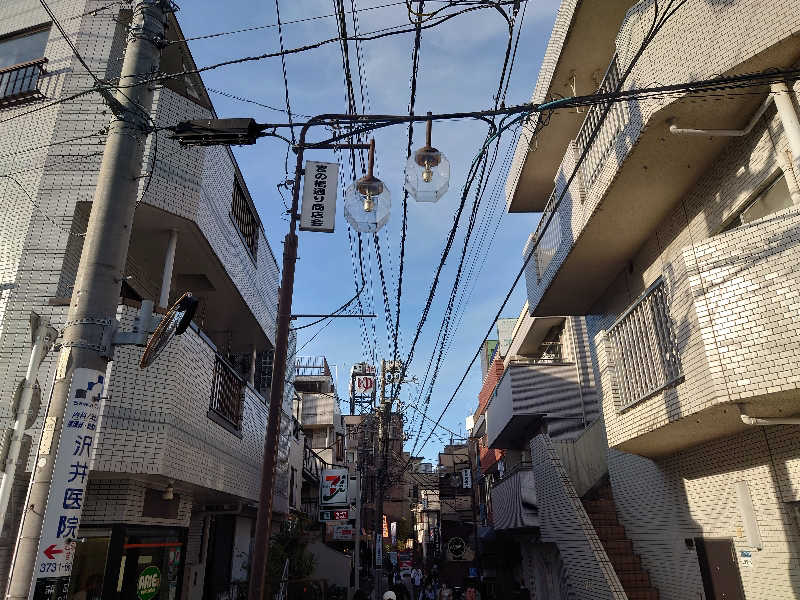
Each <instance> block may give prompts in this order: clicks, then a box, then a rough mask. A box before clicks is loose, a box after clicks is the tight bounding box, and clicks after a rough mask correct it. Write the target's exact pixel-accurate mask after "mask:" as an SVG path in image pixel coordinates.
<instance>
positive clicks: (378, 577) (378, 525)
mask: <svg viewBox="0 0 800 600" xmlns="http://www.w3.org/2000/svg"><path fill="white" fill-rule="evenodd" d="M385 406H386V361H385V360H384V359H381V390H380V404H379V405H378V411H377V413H378V414H377V417H378V440H377V441H378V448H377V453H376V456H375V467H376V468H375V488H376V489H375V545H376V548H375V552H374V555H375V556H378V548H377V545H378V544H381V546H382V545H383V492H384V489H383V486H384V472H385V469H386V462H385V459H386V453H385V452H384V445H385V444H384V440H385V439H386V438H388V437H389V436H388V435H387V432H386V425H385V413H386V411H385V408H384V407H385ZM389 410H390V411H391V404H390V405H389ZM386 447H387V448H388V445H387V446H386ZM381 556H383V552H381ZM384 560H386V559H385V558H384ZM381 562H383V561H381ZM379 567H380V568H379ZM373 569H374V571H373V573H374V576H373V578H372V579H373V581H374V588H375V590H376V591H377V593H376V594H375V597H376V598H381V597H383V564H381V565H377V564H374V565H373Z"/></svg>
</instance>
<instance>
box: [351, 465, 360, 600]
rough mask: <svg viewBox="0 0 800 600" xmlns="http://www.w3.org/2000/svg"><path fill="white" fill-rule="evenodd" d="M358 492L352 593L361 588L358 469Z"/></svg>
mask: <svg viewBox="0 0 800 600" xmlns="http://www.w3.org/2000/svg"><path fill="white" fill-rule="evenodd" d="M357 482H358V494H357V495H356V519H355V520H356V522H355V526H356V537H355V548H353V569H354V570H355V572H356V580H355V585H354V586H353V594H355V593H356V592H357V591H358V590H359V589H360V588H361V482H362V479H361V471H358V475H357Z"/></svg>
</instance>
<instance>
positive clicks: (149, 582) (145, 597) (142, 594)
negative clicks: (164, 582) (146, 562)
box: [136, 565, 161, 600]
mask: <svg viewBox="0 0 800 600" xmlns="http://www.w3.org/2000/svg"><path fill="white" fill-rule="evenodd" d="M159 589H161V571H160V570H159V568H158V567H156V566H154V565H150V566H149V567H147V568H145V569H144V570H143V571H142V572H141V573H139V578H138V579H137V580H136V596H137V597H138V598H139V600H150V599H151V598H154V597H155V596H156V595H157V594H158V590H159Z"/></svg>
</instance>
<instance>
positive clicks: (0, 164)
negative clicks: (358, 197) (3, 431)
mask: <svg viewBox="0 0 800 600" xmlns="http://www.w3.org/2000/svg"><path fill="white" fill-rule="evenodd" d="M51 4H52V9H53V12H54V14H55V15H56V17H57V19H58V20H59V21H60V23H61V24H62V25H63V26H64V28H65V30H66V32H67V33H68V35H69V36H70V37H71V39H72V40H73V41H74V42H75V44H76V46H77V48H78V50H79V52H80V53H81V55H82V56H83V57H84V58H85V59H86V62H87V64H88V65H89V67H90V68H91V69H92V70H93V71H94V73H95V74H97V76H99V77H100V78H101V79H104V80H112V81H113V80H114V78H115V77H117V76H118V75H119V71H120V67H121V64H122V53H123V50H124V46H125V41H126V37H127V34H128V26H129V25H130V23H131V17H132V15H131V7H130V6H129V5H127V4H125V3H115V4H107V3H103V2H98V1H94V0H65V1H61V2H53V3H51ZM167 38H168V42H171V43H169V44H168V45H166V47H165V49H164V51H163V56H162V61H161V69H162V70H163V71H164V72H166V73H176V72H180V71H183V70H192V69H194V68H195V65H194V62H193V60H192V56H191V54H190V52H189V50H188V48H187V46H186V45H185V44H183V43H181V42H180V40H182V39H183V34H182V33H181V30H180V26H179V24H178V22H177V20H176V18H175V15H174V14H171V15H169V21H168V30H167ZM92 86H93V80H92V78H91V77H90V76H89V75H88V74H87V73H86V71H85V70H84V69H83V67H82V66H81V65H80V64H79V62H78V60H77V59H76V57H75V56H74V55H73V53H72V52H71V50H70V48H69V47H68V45H67V43H66V42H65V41H64V39H63V37H62V36H61V34H60V33H59V32H58V30H57V28H56V26H55V25H54V24H53V23H52V22H51V21H50V19H49V18H48V16H47V14H46V13H45V11H44V10H43V9H42V7H41V5H40V3H38V2H36V1H35V0H16V1H13V2H3V3H0V121H2V123H3V124H2V126H0V222H1V223H2V226H0V227H1V228H2V235H0V282H2V288H3V291H2V292H0V294H1V295H0V396H1V397H2V398H3V399H4V400H7V399H10V398H11V397H12V395H13V393H14V389H15V387H16V386H17V384H18V382H19V381H20V380H21V379H22V378H23V377H24V374H25V367H26V365H27V361H28V355H29V339H30V338H29V335H30V334H29V331H28V318H29V314H30V313H31V311H35V312H37V313H39V314H41V315H46V316H47V317H49V318H50V320H51V322H52V324H53V325H54V326H55V327H57V328H61V327H62V326H63V324H64V321H65V318H66V314H67V307H68V304H69V302H70V297H71V294H72V286H73V283H74V279H75V274H76V270H77V265H78V261H79V258H80V254H81V250H82V247H83V239H84V238H83V233H84V231H85V229H86V225H87V221H88V216H89V213H90V211H91V208H92V198H93V194H94V189H95V184H96V181H97V174H98V169H99V165H100V160H101V156H102V152H103V148H104V143H105V133H104V130H105V128H106V127H107V125H108V122H109V115H110V112H109V110H108V108H107V106H106V105H105V104H104V102H103V100H102V99H101V97H100V95H98V94H97V93H87V94H83V95H79V96H76V97H75V98H74V99H73V100H70V101H65V102H62V103H53V101H55V100H58V99H63V98H67V97H69V96H72V95H74V94H76V93H77V92H79V91H82V90H88V89H90V88H91V87H92ZM151 115H152V118H153V120H154V122H155V124H156V125H157V126H159V127H163V126H167V125H172V124H175V123H177V122H179V121H181V120H184V119H197V118H213V117H214V116H215V112H214V107H213V104H212V102H211V99H210V97H209V95H208V93H207V90H206V89H205V87H204V85H203V82H202V80H201V79H200V77H199V76H197V75H187V76H185V77H183V78H177V79H171V80H168V81H167V82H165V83H164V85H163V86H159V87H158V89H156V91H155V95H154V100H153V103H152V107H151ZM157 137H158V139H157V140H156V137H155V136H154V135H151V136H150V138H149V141H148V144H147V147H146V151H145V157H146V158H145V161H144V164H143V165H142V169H141V173H136V174H135V176H136V177H138V179H139V182H140V183H139V198H138V205H137V208H136V215H135V222H134V225H133V231H132V238H131V243H130V247H129V253H128V261H127V265H126V268H125V272H124V273H121V274H120V282H121V284H120V301H119V312H118V319H119V321H120V322H121V324H122V326H123V327H124V328H128V329H129V328H130V326H131V324H132V321H133V318H134V316H135V314H136V311H137V308H138V306H139V304H140V302H141V301H142V300H143V299H151V300H155V301H156V303H157V304H160V305H161V306H159V308H158V310H159V311H160V312H162V313H163V310H164V309H165V308H166V307H167V306H168V305H169V304H170V303H172V302H174V301H175V300H176V299H177V298H179V297H180V296H181V295H182V294H183V293H184V292H185V291H191V292H192V293H193V294H194V295H195V296H196V297H198V298H199V299H200V307H199V310H198V312H197V314H196V316H195V320H194V322H193V323H192V326H191V328H190V329H189V330H187V331H186V332H185V333H184V334H183V335H181V336H180V337H178V338H176V339H174V340H173V341H172V342H171V343H170V344H169V346H168V347H167V348H166V350H165V351H164V352H163V354H162V355H161V356H160V357H159V358H158V359H157V360H156V361H155V363H154V364H153V365H151V366H150V367H148V368H147V369H144V370H143V369H140V368H139V360H140V357H141V349H140V348H134V347H120V348H118V349H117V350H116V353H115V355H114V360H113V362H112V363H110V365H109V370H108V373H107V376H106V388H105V392H104V395H105V398H104V400H103V407H102V411H101V416H100V420H99V422H98V425H97V431H98V442H97V444H96V445H95V448H94V452H93V455H92V457H91V464H90V468H91V472H90V475H89V478H88V491H87V493H86V495H85V497H84V498H83V499H82V502H83V506H82V508H83V517H82V521H81V524H80V529H79V531H78V532H77V533H76V532H73V533H72V535H73V536H74V537H76V538H78V539H79V540H80V542H79V543H78V545H77V549H76V559H75V564H74V569H73V576H72V584H71V595H76V597H87V594H88V595H92V594H95V595H97V596H102V597H103V598H122V597H126V598H127V597H132V596H133V595H135V592H136V589H135V588H136V578H137V576H138V574H139V572H140V571H141V569H143V568H145V567H147V566H148V565H152V566H154V567H156V568H158V569H159V570H160V571H161V573H162V574H163V575H162V587H161V595H162V596H163V597H170V598H218V597H223V596H224V597H228V596H227V595H229V594H232V593H235V592H236V591H237V590H239V589H242V586H246V580H247V573H248V562H249V554H250V545H251V532H252V529H253V526H254V517H255V511H256V506H257V504H256V503H257V498H258V493H259V486H260V468H261V464H262V456H263V447H264V435H265V429H266V423H267V419H268V417H269V415H268V409H267V398H268V396H269V388H270V386H271V381H270V377H271V370H272V369H271V366H272V364H271V361H272V347H273V344H274V341H275V340H274V332H275V311H276V304H277V288H278V279H279V271H278V266H277V263H276V261H275V258H274V256H273V253H272V250H271V249H270V245H269V243H268V241H267V239H266V237H265V233H264V227H263V224H262V222H261V220H260V218H259V216H258V212H257V210H256V208H255V205H254V202H253V199H252V197H251V195H250V192H249V190H248V187H247V185H246V182H245V180H244V178H243V176H242V173H241V171H240V170H239V167H238V166H237V163H236V160H235V158H234V156H233V154H232V153H231V151H230V150H229V149H228V148H225V147H213V148H206V149H202V148H181V147H180V146H179V145H178V144H177V143H176V142H174V141H172V140H170V139H169V138H168V137H167V136H166V135H164V134H163V133H161V134H158V136H157ZM173 251H174V252H173ZM165 273H166V274H167V275H166V277H165V276H164V275H165ZM170 274H171V276H170ZM162 281H163V283H162ZM290 352H293V349H291V350H290ZM56 356H57V353H55V352H53V353H51V355H50V356H49V357H48V359H47V360H46V361H45V362H44V364H43V365H42V368H41V370H40V372H39V385H40V387H41V394H42V397H43V398H45V399H46V398H47V397H48V395H49V393H50V386H51V382H52V381H53V378H54V375H55V372H56ZM289 376H290V377H291V371H290V373H289ZM292 397H293V391H292V390H291V385H288V386H287V402H286V403H285V406H284V409H283V410H284V414H283V415H282V429H281V432H282V434H283V435H282V442H281V444H280V445H279V447H280V453H281V455H280V457H279V460H278V464H279V465H280V468H279V472H278V481H277V485H276V496H275V500H274V506H273V508H274V510H275V512H276V519H277V521H278V522H279V521H280V520H281V519H282V518H284V515H285V513H286V512H287V511H288V501H289V498H288V496H289V494H288V491H289V490H288V487H289V486H288V478H289V473H287V472H286V465H287V464H288V460H287V453H288V448H289V446H288V437H289V435H290V431H291V428H290V424H291V415H292V406H291V398H292ZM45 405H46V402H44V403H43V407H44V406H45ZM43 412H44V410H42V413H43ZM9 416H10V413H9V409H8V402H3V403H2V405H1V406H0V424H2V426H3V427H6V426H8V424H9ZM42 428H43V417H42V414H41V413H40V416H39V419H38V420H37V422H36V424H35V426H34V430H33V431H34V434H33V436H32V438H33V439H32V444H31V446H30V447H32V448H34V449H35V448H37V446H38V443H39V439H40V437H41V432H42ZM25 456H26V457H27V456H28V454H27V452H26V454H25ZM34 461H35V452H31V453H30V456H29V458H28V460H27V468H25V465H24V464H23V465H21V466H20V468H19V469H18V470H17V473H18V475H19V477H18V480H17V482H16V484H17V485H16V488H15V491H14V497H13V501H12V506H11V508H10V511H11V513H12V514H11V517H12V518H7V519H6V528H5V530H4V531H3V532H0V581H3V582H5V581H6V580H7V574H8V566H9V559H10V552H11V548H12V547H13V543H14V538H15V535H16V532H17V526H18V523H19V517H20V512H21V510H22V504H23V503H24V497H25V490H26V487H27V481H28V479H29V476H30V469H31V466H32V464H33V462H34Z"/></svg>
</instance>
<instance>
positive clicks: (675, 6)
mask: <svg viewBox="0 0 800 600" xmlns="http://www.w3.org/2000/svg"><path fill="white" fill-rule="evenodd" d="M687 1H688V0H678V1H676V2H673V0H670V1H669V3H668V4H667V5H666V6H665V7H664V12H663V13H662V15H661V17H660V18H659V15H658V14H656V16H655V18H654V20H653V24H652V26H651V28H650V30H649V31H648V32H647V34H646V35H645V36H644V39H643V41H642V43H641V45H640V47H639V49H638V50H637V51H636V53H635V54H634V56H633V57H632V59H631V61H630V62H629V64H628V66H627V68H626V69H625V71H624V72H623V73H622V74H621V75H620V78H619V81H618V83H617V85H616V87H615V89H614V90H613V92H612V94H620V91H621V90H622V86H623V85H625V82H626V80H627V78H628V77H629V75H630V74H631V72H632V71H633V69H634V67H635V66H636V64H637V62H638V60H639V59H640V58H641V56H642V55H643V54H644V52H645V50H646V49H647V47H648V46H649V44H650V42H651V41H652V40H653V39H654V38H655V36H656V35H657V34H658V32H659V31H660V30H661V28H662V27H663V26H664V25H665V24H666V22H667V21H668V20H669V19H670V18H671V17H672V16H673V15H674V14H675V13H676V12H677V11H678V10H679V9H680V8H681V7H682V6H683V5H684V4H686V2H687ZM720 79H724V78H720ZM664 87H670V86H664ZM612 106H613V101H611V100H608V101H606V103H605V104H604V105H603V109H602V113H601V115H600V118H599V119H598V122H597V123H596V125H595V126H594V128H593V129H592V133H591V135H590V136H589V138H588V140H587V142H586V147H585V148H584V150H583V152H582V153H581V155H580V156H579V157H578V160H577V161H576V164H575V166H574V168H573V170H572V173H571V174H570V176H569V178H568V179H567V181H566V183H565V185H564V188H563V190H562V192H561V194H560V195H559V197H558V199H557V200H556V202H555V203H554V204H553V208H552V210H551V212H550V213H549V214H548V217H547V220H546V222H545V225H544V229H543V231H544V230H546V229H547V227H548V226H549V224H550V222H551V221H552V219H553V217H554V216H555V214H556V213H557V211H558V207H559V206H560V204H561V202H562V201H563V198H564V196H565V195H566V193H567V191H568V190H569V186H570V185H571V183H572V182H573V181H574V179H575V177H576V176H577V174H578V172H579V170H580V168H581V165H582V164H583V161H584V160H586V156H587V155H588V152H589V150H590V149H591V147H592V144H593V142H594V140H595V139H596V137H597V135H598V134H599V132H600V129H601V128H602V126H603V123H604V121H605V118H606V116H607V115H608V113H609V111H610V110H611V108H612ZM540 239H541V238H537V239H536V240H534V242H533V244H532V246H531V248H530V249H529V250H528V254H527V256H526V257H525V260H524V262H523V264H522V267H521V269H520V270H519V272H518V273H517V275H516V277H515V278H514V282H513V283H512V285H511V287H510V288H509V290H508V293H507V294H506V297H505V298H504V300H503V303H502V304H501V306H500V308H499V309H498V311H497V313H496V315H495V317H494V319H492V322H491V325H490V326H489V328H488V330H487V332H486V335H485V336H484V338H483V339H482V340H481V342H480V344H479V346H478V349H477V350H476V351H475V354H474V355H473V357H472V360H470V362H469V364H468V366H467V368H466V370H465V372H464V375H463V376H462V377H461V379H460V381H459V383H458V385H457V386H456V389H455V390H454V391H453V393H452V395H451V396H450V398H449V399H448V401H447V403H446V404H445V406H444V408H443V409H442V412H441V413H440V415H439V417H438V418H437V419H436V424H437V425H438V424H439V423H440V422H441V420H442V418H443V417H444V415H445V413H446V412H447V409H448V408H449V407H450V406H451V405H452V403H453V400H454V399H455V397H456V395H457V394H458V391H459V390H460V389H461V386H462V385H463V384H464V381H465V380H466V378H467V375H468V374H469V372H470V370H471V369H472V366H473V365H474V364H475V361H476V360H477V358H478V356H479V355H480V352H481V350H482V348H483V344H484V342H485V341H486V339H488V337H489V335H491V332H492V330H493V329H494V325H495V323H496V322H497V319H499V318H500V315H501V314H502V312H503V311H504V310H505V307H506V305H507V304H508V301H509V299H510V298H511V295H512V294H513V292H514V289H515V288H516V287H517V284H518V283H519V280H520V279H521V278H522V274H523V273H524V272H525V269H526V268H527V266H528V263H529V262H530V260H531V257H532V256H533V255H534V254H535V251H536V248H537V247H538V246H539V243H540ZM431 432H433V429H432V430H431ZM430 438H431V434H428V437H427V438H426V439H425V441H424V442H423V443H422V446H420V451H421V450H422V448H424V447H425V444H427V443H428V441H429V440H430ZM415 447H416V444H415Z"/></svg>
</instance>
